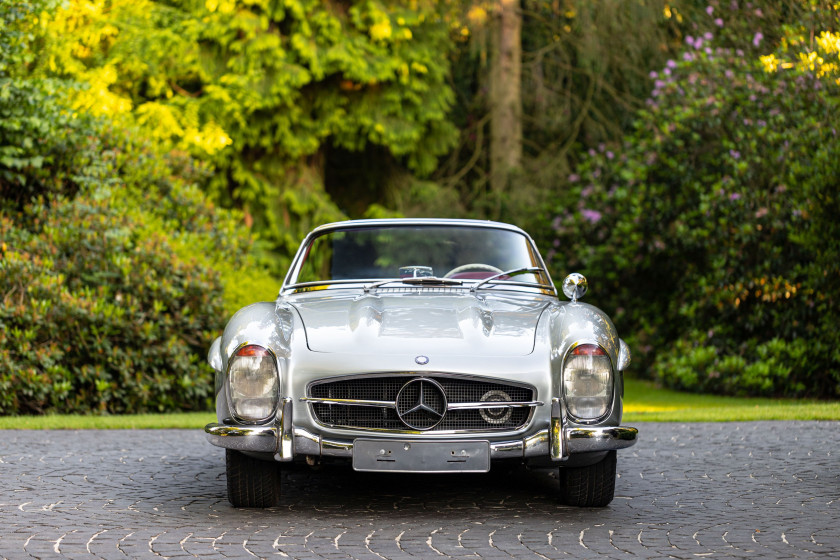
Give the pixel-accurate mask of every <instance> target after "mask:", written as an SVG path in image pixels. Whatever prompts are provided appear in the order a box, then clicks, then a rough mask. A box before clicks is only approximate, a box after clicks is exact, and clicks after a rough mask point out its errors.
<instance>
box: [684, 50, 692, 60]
mask: <svg viewBox="0 0 840 560" xmlns="http://www.w3.org/2000/svg"><path fill="white" fill-rule="evenodd" d="M683 60H685V61H686V62H691V61H692V60H694V55H693V54H691V53H690V52H687V53H683Z"/></svg>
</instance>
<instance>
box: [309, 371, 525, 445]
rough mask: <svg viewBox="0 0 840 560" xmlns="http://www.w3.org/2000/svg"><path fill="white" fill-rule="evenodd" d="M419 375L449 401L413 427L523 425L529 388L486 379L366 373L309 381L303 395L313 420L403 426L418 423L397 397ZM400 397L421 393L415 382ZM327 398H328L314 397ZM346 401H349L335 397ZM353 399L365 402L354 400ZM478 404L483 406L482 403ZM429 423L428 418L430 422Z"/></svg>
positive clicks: (359, 425)
mask: <svg viewBox="0 0 840 560" xmlns="http://www.w3.org/2000/svg"><path fill="white" fill-rule="evenodd" d="M418 380H424V382H426V383H427V384H428V386H429V387H430V388H431V389H433V390H434V388H435V387H439V388H440V389H442V391H443V394H444V395H445V402H444V403H443V404H444V405H446V404H448V407H447V408H446V410H445V412H444V411H441V414H442V418H440V419H439V421H438V420H436V421H435V422H436V423H434V425H431V426H423V427H420V428H417V429H420V430H429V431H432V432H436V431H461V432H462V431H475V432H486V431H504V430H514V429H517V428H520V427H522V426H524V425H525V424H526V423H527V421H528V419H529V418H530V416H531V411H532V410H533V407H534V406H537V405H538V404H541V403H534V402H533V399H534V396H535V395H534V390H533V388H531V387H527V386H524V385H513V384H509V383H499V382H498V381H496V380H485V379H477V378H467V377H453V376H445V375H426V376H410V375H384V376H383V375H371V376H363V377H352V378H344V379H337V380H330V381H322V382H316V383H313V384H312V385H310V387H309V390H308V393H309V394H308V398H307V399H306V400H308V401H310V403H309V404H310V406H311V407H312V411H313V413H314V415H315V417H316V419H317V420H318V422H320V423H322V424H326V425H330V426H338V427H347V428H360V429H376V430H406V429H413V428H415V426H416V425H417V424H416V423H415V420H417V421H419V422H422V420H421V419H418V418H417V416H416V413H415V415H414V416H412V414H410V413H409V414H406V411H405V410H403V409H404V408H405V407H404V406H398V404H397V400H398V396H399V395H400V394H401V391H402V390H403V388H404V387H406V386H407V385H408V384H410V383H411V382H412V381H414V382H417V381H418ZM403 394H404V395H405V397H401V398H404V399H410V400H411V402H414V400H416V399H418V398H420V397H419V394H418V389H417V387H414V386H413V387H410V388H406V391H405V392H404V393H403ZM443 400H444V399H440V398H435V397H434V395H432V396H431V397H430V398H429V404H431V405H432V406H438V401H443ZM318 401H330V402H318ZM334 401H351V402H334ZM355 401H365V403H364V404H356V403H355ZM487 402H500V403H504V404H505V405H506V406H505V407H499V408H488V407H487V405H486V404H484V403H487ZM482 405H484V406H483V407H482ZM429 424H431V422H430V423H429Z"/></svg>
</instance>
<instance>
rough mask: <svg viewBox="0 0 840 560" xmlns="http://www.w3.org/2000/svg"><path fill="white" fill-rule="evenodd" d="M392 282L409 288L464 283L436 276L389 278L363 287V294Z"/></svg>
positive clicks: (459, 284)
mask: <svg viewBox="0 0 840 560" xmlns="http://www.w3.org/2000/svg"><path fill="white" fill-rule="evenodd" d="M392 282H401V283H403V284H408V285H410V286H461V285H463V284H464V282H463V281H461V280H453V279H451V278H438V277H436V276H418V277H416V278H415V277H412V278H389V279H388V280H382V281H381V282H376V283H374V284H368V285H367V286H365V287H364V290H365V293H368V292H369V291H371V290H374V289H376V288H378V287H380V286H384V285H385V284H390V283H392Z"/></svg>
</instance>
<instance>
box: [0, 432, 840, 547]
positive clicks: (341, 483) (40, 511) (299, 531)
mask: <svg viewBox="0 0 840 560" xmlns="http://www.w3.org/2000/svg"><path fill="white" fill-rule="evenodd" d="M639 428H640V435H641V439H640V441H639V443H638V444H637V445H636V446H635V447H634V448H631V449H629V450H625V451H623V452H621V451H620V452H619V462H618V470H619V475H620V478H619V480H618V481H617V484H616V499H615V501H614V502H613V503H612V505H611V506H610V507H609V508H606V509H601V510H581V509H576V508H568V507H562V506H557V505H556V504H555V503H554V501H553V500H552V498H551V497H550V495H551V492H552V490H553V489H554V487H555V485H556V481H555V480H554V479H553V478H551V477H549V476H547V475H545V474H539V475H535V474H534V473H525V472H520V471H515V472H512V473H511V472H507V473H506V472H501V473H490V474H487V475H461V476H459V475H451V476H437V477H435V476H418V475H378V476H377V475H370V474H361V473H354V472H352V471H350V470H348V469H336V468H324V469H322V470H320V471H318V472H312V471H309V470H295V471H292V472H289V473H288V474H287V475H286V476H285V477H284V480H283V492H284V497H283V500H282V505H281V506H279V507H276V508H272V509H269V510H264V511H259V510H234V509H232V508H231V507H230V506H229V505H228V503H227V500H226V499H225V496H224V493H225V479H224V458H223V457H224V455H223V451H222V450H220V449H217V448H214V447H213V446H211V445H210V444H209V443H206V442H205V441H204V437H203V435H202V434H201V433H199V432H196V431H179V430H171V431H128V432H118V431H102V432H97V431H79V432H62V431H49V432H34V431H33V432H23V431H20V432H16V431H6V432H0V557H5V558H10V559H18V558H29V557H35V558H50V557H55V556H57V555H59V554H60V555H63V556H66V557H72V558H93V557H103V558H120V559H125V558H156V559H160V558H161V557H163V558H191V557H198V558H201V557H211V556H222V557H232V558H253V557H269V556H271V557H289V558H331V559H345V558H364V559H371V560H377V559H380V560H381V559H404V558H439V557H441V556H445V557H451V558H471V559H478V558H589V557H596V556H598V557H608V558H619V559H626V558H633V557H642V558H664V557H669V556H670V557H676V558H693V559H696V558H703V557H706V556H710V557H722V556H731V557H741V556H743V557H760V558H768V557H769V558H791V557H800V556H801V557H811V558H813V557H814V553H817V554H822V555H824V556H825V557H835V558H836V557H840V462H838V459H840V449H838V448H840V438H839V437H838V431H840V423H838V422H811V423H805V422H796V423H793V422H758V423H735V424H640V425H639Z"/></svg>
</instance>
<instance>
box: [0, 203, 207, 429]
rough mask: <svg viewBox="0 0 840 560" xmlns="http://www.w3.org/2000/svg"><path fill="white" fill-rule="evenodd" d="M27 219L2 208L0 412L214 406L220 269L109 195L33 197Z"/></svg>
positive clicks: (120, 410) (169, 408)
mask: <svg viewBox="0 0 840 560" xmlns="http://www.w3.org/2000/svg"><path fill="white" fill-rule="evenodd" d="M20 218H22V220H13V219H11V218H10V217H9V216H6V215H3V216H2V218H0V219H2V221H0V228H1V229H0V234H1V235H2V239H3V240H4V242H3V254H2V260H1V261H0V285H3V286H4V293H3V300H2V307H0V324H2V329H0V392H2V397H0V412H2V413H5V414H8V413H33V412H44V411H48V410H60V411H63V412H68V411H72V412H88V411H91V410H99V411H107V412H141V411H147V410H160V411H162V410H173V409H190V408H192V409H195V408H202V407H205V406H207V405H206V399H207V398H208V397H209V396H210V395H211V393H212V384H211V383H210V382H209V381H208V380H209V379H210V374H209V371H208V368H207V366H206V365H203V364H202V363H201V357H202V354H203V350H204V348H206V346H207V345H208V344H209V341H210V340H211V337H212V332H210V331H208V329H214V328H218V327H219V326H220V324H219V321H218V319H215V320H214V319H213V318H215V317H220V316H221V304H220V299H221V297H220V296H221V294H220V286H219V282H218V278H217V277H215V276H214V274H213V273H211V272H210V271H209V270H207V269H206V267H204V266H202V265H201V264H199V263H198V262H196V261H192V262H190V261H184V260H182V259H180V258H179V257H178V256H177V255H176V254H175V251H173V250H172V247H170V245H169V240H168V239H167V235H166V234H165V233H163V232H150V231H148V226H146V225H144V224H142V223H139V222H137V221H135V219H136V218H134V217H132V216H130V215H125V214H124V213H123V212H122V211H121V210H120V208H119V207H118V206H117V207H115V206H114V205H112V203H110V202H109V201H108V200H107V198H106V197H96V196H90V195H80V196H77V197H76V198H75V199H74V200H72V201H68V200H64V199H54V200H51V201H50V204H49V206H47V205H46V204H45V203H44V202H41V203H34V204H31V205H27V206H26V207H25V208H24V210H23V212H22V216H20ZM18 221H22V222H25V223H26V222H29V223H32V224H33V226H34V227H32V228H31V229H29V228H23V227H20V226H19V225H18V224H17V222H18Z"/></svg>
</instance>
